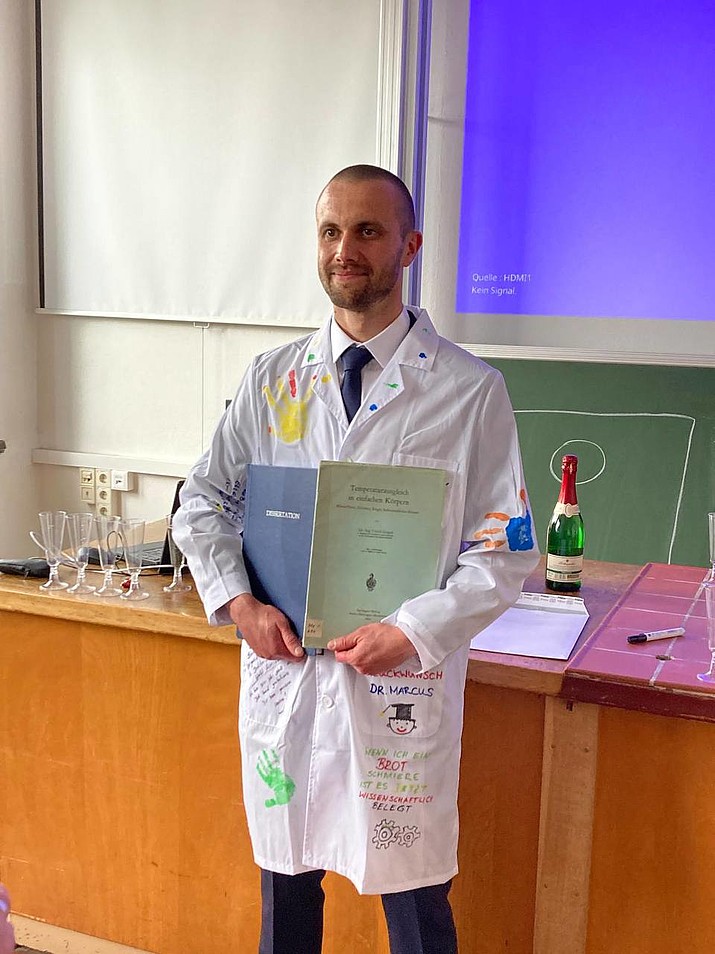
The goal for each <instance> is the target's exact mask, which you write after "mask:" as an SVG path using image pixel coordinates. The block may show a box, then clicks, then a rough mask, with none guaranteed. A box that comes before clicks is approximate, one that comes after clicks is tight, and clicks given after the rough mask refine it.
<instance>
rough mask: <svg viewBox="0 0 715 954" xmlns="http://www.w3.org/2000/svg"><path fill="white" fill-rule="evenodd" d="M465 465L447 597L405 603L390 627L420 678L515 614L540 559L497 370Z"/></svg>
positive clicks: (440, 592) (439, 594)
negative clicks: (409, 647)
mask: <svg viewBox="0 0 715 954" xmlns="http://www.w3.org/2000/svg"><path fill="white" fill-rule="evenodd" d="M467 457H468V459H467V460H466V461H465V478H466V485H465V496H464V518H463V524H462V542H461V552H460V553H459V555H458V556H457V557H456V561H455V556H454V554H453V555H451V556H449V555H448V561H450V560H451V565H452V567H453V571H452V572H451V573H450V572H449V569H448V571H447V573H448V575H447V579H446V581H445V584H444V586H443V588H442V589H435V590H430V591H428V592H427V593H423V594H422V595H421V596H418V597H416V598H414V599H411V600H407V601H406V602H405V603H404V604H403V605H402V606H401V607H400V608H399V610H397V612H396V613H393V614H392V615H391V616H390V617H389V618H388V620H387V622H390V623H393V624H394V625H397V626H400V625H403V626H404V629H405V632H406V633H407V634H408V636H409V638H410V639H411V641H412V642H413V644H414V646H415V649H416V650H417V654H418V655H419V658H420V663H421V666H422V671H426V670H428V669H433V668H434V667H437V666H440V665H441V664H442V663H443V661H444V659H445V658H446V657H447V656H448V655H449V654H450V653H452V652H454V651H455V650H457V649H459V648H460V647H462V646H463V645H464V644H465V643H467V642H469V641H470V640H471V638H472V637H473V636H475V635H476V634H477V633H479V632H481V630H482V629H484V628H485V627H486V626H488V625H489V624H490V623H492V622H493V621H494V620H495V619H497V617H498V616H500V615H501V614H502V613H503V612H504V611H505V610H506V609H507V608H508V607H509V606H511V605H512V604H513V603H514V602H515V601H516V600H517V598H518V596H519V593H520V591H521V587H522V584H523V582H524V579H525V578H526V577H527V576H528V574H529V573H530V572H531V571H532V570H533V569H534V568H535V567H536V565H537V563H538V559H539V552H538V547H537V545H536V541H535V539H534V532H533V522H532V516H531V511H530V508H529V501H528V496H527V493H526V487H525V483H524V477H523V472H522V466H521V456H520V453H519V443H518V437H517V432H516V422H515V420H514V412H513V410H512V407H511V403H510V401H509V396H508V394H507V390H506V386H505V384H504V381H503V378H502V376H501V374H500V373H499V372H498V371H495V370H494V369H490V377H489V378H488V380H487V382H486V386H485V387H484V389H483V393H482V394H481V400H479V401H478V402H477V406H476V408H475V418H474V423H473V440H472V442H471V448H470V452H469V453H468V455H467ZM455 562H456V565H455ZM449 565H450V564H449V562H448V564H447V566H448V567H449Z"/></svg>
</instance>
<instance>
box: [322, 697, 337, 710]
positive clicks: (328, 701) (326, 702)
mask: <svg viewBox="0 0 715 954" xmlns="http://www.w3.org/2000/svg"><path fill="white" fill-rule="evenodd" d="M320 701H321V702H322V704H323V708H324V709H332V708H333V706H334V705H335V700H334V699H333V698H332V697H331V696H323V698H322V699H321V700H320Z"/></svg>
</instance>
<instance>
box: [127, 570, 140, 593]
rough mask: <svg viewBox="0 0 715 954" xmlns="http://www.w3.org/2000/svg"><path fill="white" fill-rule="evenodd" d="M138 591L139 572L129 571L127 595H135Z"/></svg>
mask: <svg viewBox="0 0 715 954" xmlns="http://www.w3.org/2000/svg"><path fill="white" fill-rule="evenodd" d="M138 589H139V570H130V571H129V590H128V591H127V592H128V593H136V591H137V590H138Z"/></svg>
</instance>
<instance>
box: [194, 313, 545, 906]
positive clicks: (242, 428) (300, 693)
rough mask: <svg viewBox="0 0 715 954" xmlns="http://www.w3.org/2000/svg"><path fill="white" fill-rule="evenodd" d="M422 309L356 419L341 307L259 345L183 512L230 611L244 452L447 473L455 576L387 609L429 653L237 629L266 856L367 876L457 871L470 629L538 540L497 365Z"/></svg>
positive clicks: (212, 606)
mask: <svg viewBox="0 0 715 954" xmlns="http://www.w3.org/2000/svg"><path fill="white" fill-rule="evenodd" d="M415 311H416V314H417V321H416V323H415V325H414V326H413V328H412V329H411V330H410V331H409V333H408V334H407V336H406V338H405V339H404V340H403V342H402V344H401V345H400V346H399V347H398V349H397V351H396V352H395V354H394V356H393V359H392V360H391V361H390V363H389V364H388V365H387V366H386V367H385V368H384V370H383V372H382V373H381V375H380V377H379V378H378V380H377V382H376V383H375V384H374V385H373V387H372V388H371V390H370V391H369V393H368V394H367V395H366V396H365V397H364V399H363V403H362V405H361V407H360V409H359V411H358V413H357V415H356V416H355V418H354V420H353V421H352V423H351V424H350V425H349V426H348V422H347V418H346V415H345V411H344V408H343V404H342V400H341V396H340V390H339V386H338V379H337V374H336V369H335V365H334V362H333V359H332V355H331V348H330V334H329V327H328V326H326V327H325V328H323V329H322V330H320V331H318V332H316V333H315V334H313V335H310V336H308V337H306V338H302V339H301V340H299V341H296V342H293V343H291V344H289V345H285V346H283V347H280V348H277V349H276V350H274V351H271V352H269V353H267V354H264V355H261V356H259V357H258V358H256V359H255V360H254V361H253V363H252V365H251V367H250V369H249V371H248V372H247V374H246V376H245V378H244V380H243V382H242V384H241V385H240V387H239V389H238V392H237V394H236V397H235V400H234V401H233V403H232V404H231V406H230V407H229V408H228V409H227V411H226V412H225V414H224V416H223V418H222V420H221V422H220V424H219V426H218V429H217V431H216V433H215V435H214V438H213V440H212V443H211V445H210V447H209V449H208V451H207V452H206V453H205V454H204V456H203V457H202V458H201V460H200V461H199V462H198V463H197V464H196V466H195V467H194V469H193V470H192V472H191V474H190V475H189V477H188V479H187V481H186V484H185V486H184V488H183V493H182V507H181V509H180V510H179V512H178V514H177V517H176V530H175V532H176V538H177V541H178V543H179V545H180V546H181V548H182V549H183V550H184V552H185V553H186V556H187V559H188V563H189V566H190V568H191V571H192V574H193V576H194V580H195V582H196V585H197V588H198V590H199V593H200V595H201V597H202V600H203V602H204V606H205V608H206V612H207V615H208V617H209V619H210V620H211V621H212V622H228V621H229V620H228V616H227V615H226V613H225V610H222V607H224V606H225V604H226V603H227V601H228V600H229V599H231V598H232V597H233V596H235V595H237V594H238V593H241V592H246V591H248V590H249V589H250V587H249V585H248V580H247V577H246V572H245V568H244V565H243V561H242V558H241V541H240V531H241V519H242V513H243V500H244V492H245V474H246V464H247V463H249V462H255V463H261V464H277V465H287V466H297V467H305V466H309V467H315V466H317V464H318V462H319V461H320V460H354V461H366V462H371V463H383V464H384V463H387V464H404V465H414V466H420V467H439V468H444V469H445V470H447V471H449V472H450V474H452V480H451V482H450V485H449V487H448V491H447V502H446V506H445V517H444V522H443V544H442V553H441V563H440V579H441V581H442V586H441V588H440V589H434V590H431V591H429V592H427V593H424V594H423V595H421V596H418V597H416V598H415V599H410V600H408V601H407V602H406V603H404V604H403V605H402V606H401V607H399V608H398V609H396V611H395V612H394V613H393V614H392V615H391V616H390V617H388V619H387V622H390V623H393V624H395V625H397V626H400V625H403V626H404V627H405V629H406V631H407V632H408V635H409V636H410V638H411V639H412V640H413V642H414V645H415V648H416V650H417V654H418V656H419V660H418V659H417V657H415V658H414V660H413V661H412V662H409V661H408V663H406V664H404V665H403V666H401V667H400V668H399V670H397V671H393V672H391V673H388V674H386V675H384V676H380V677H371V676H361V675H359V674H358V673H356V672H355V671H354V670H353V669H352V668H351V667H350V666H346V665H344V664H340V663H336V661H335V659H334V657H333V655H332V653H329V652H326V653H325V655H323V656H316V657H308V658H306V659H305V661H304V662H302V663H298V664H293V663H288V662H282V661H268V660H264V659H261V658H259V657H258V656H256V655H255V654H254V653H253V652H252V650H251V649H250V647H249V646H248V645H247V644H246V643H243V645H242V651H241V692H240V705H239V730H240V731H239V734H240V740H241V752H242V761H243V788H244V800H245V806H246V813H247V816H248V824H249V829H250V833H251V840H252V844H253V851H254V856H255V860H256V863H257V864H258V865H260V866H261V867H262V868H266V869H270V870H273V871H279V872H283V873H287V874H295V873H298V872H301V871H306V870H308V869H311V868H325V869H328V870H331V871H336V872H339V873H340V874H343V875H345V876H346V877H347V878H349V879H350V880H351V881H352V882H353V884H354V885H355V886H356V888H357V889H358V891H359V892H361V893H366V894H377V893H388V892H394V891H404V890H408V889H412V888H418V887H422V886H425V885H430V884H439V883H442V882H444V881H447V880H448V879H449V878H451V877H452V876H453V875H454V874H455V873H456V871H457V831H458V819H457V783H458V774H459V758H460V736H461V731H462V708H463V694H464V680H465V673H466V665H467V655H468V649H469V640H470V637H472V636H473V635H474V634H475V633H477V632H478V631H479V630H481V629H482V628H483V627H484V626H486V625H487V624H489V623H490V622H492V620H494V619H495V618H496V617H497V616H499V615H500V614H501V613H502V612H503V611H504V609H506V608H507V606H509V605H510V604H511V603H512V602H513V601H514V600H515V599H516V597H517V596H518V593H519V591H520V587H521V584H522V582H523V580H524V578H525V577H526V575H527V574H528V573H529V572H530V571H531V570H532V569H533V568H534V566H535V565H536V562H537V559H538V553H537V548H536V546H535V544H534V540H533V533H532V526H531V515H530V513H529V509H528V498H527V496H526V492H525V489H524V480H523V476H522V469H521V461H520V456H519V449H518V443H517V435H516V428H515V424H514V416H513V412H512V409H511V405H510V403H509V398H508V396H507V392H506V388H505V386H504V383H503V380H502V377H501V375H500V374H499V372H498V371H496V370H495V369H493V368H491V367H489V366H488V365H486V364H484V362H482V361H480V360H479V359H477V358H475V357H473V356H471V355H470V354H468V353H467V352H465V351H463V350H462V349H460V348H458V347H456V346H455V345H454V344H452V343H451V342H449V341H447V340H446V339H444V338H441V337H440V336H439V335H438V334H437V333H436V331H435V329H434V326H433V325H432V322H431V321H430V319H429V317H428V315H427V313H426V312H425V311H420V310H419V309H416V310H415ZM472 797H473V798H475V799H478V798H479V792H473V793H472Z"/></svg>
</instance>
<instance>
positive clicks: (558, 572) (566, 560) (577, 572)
mask: <svg viewBox="0 0 715 954" xmlns="http://www.w3.org/2000/svg"><path fill="white" fill-rule="evenodd" d="M582 571H583V555H580V556H557V555H556V554H555V553H547V554H546V579H547V580H551V581H552V582H553V583H578V581H579V580H580V579H581V573H582Z"/></svg>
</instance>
